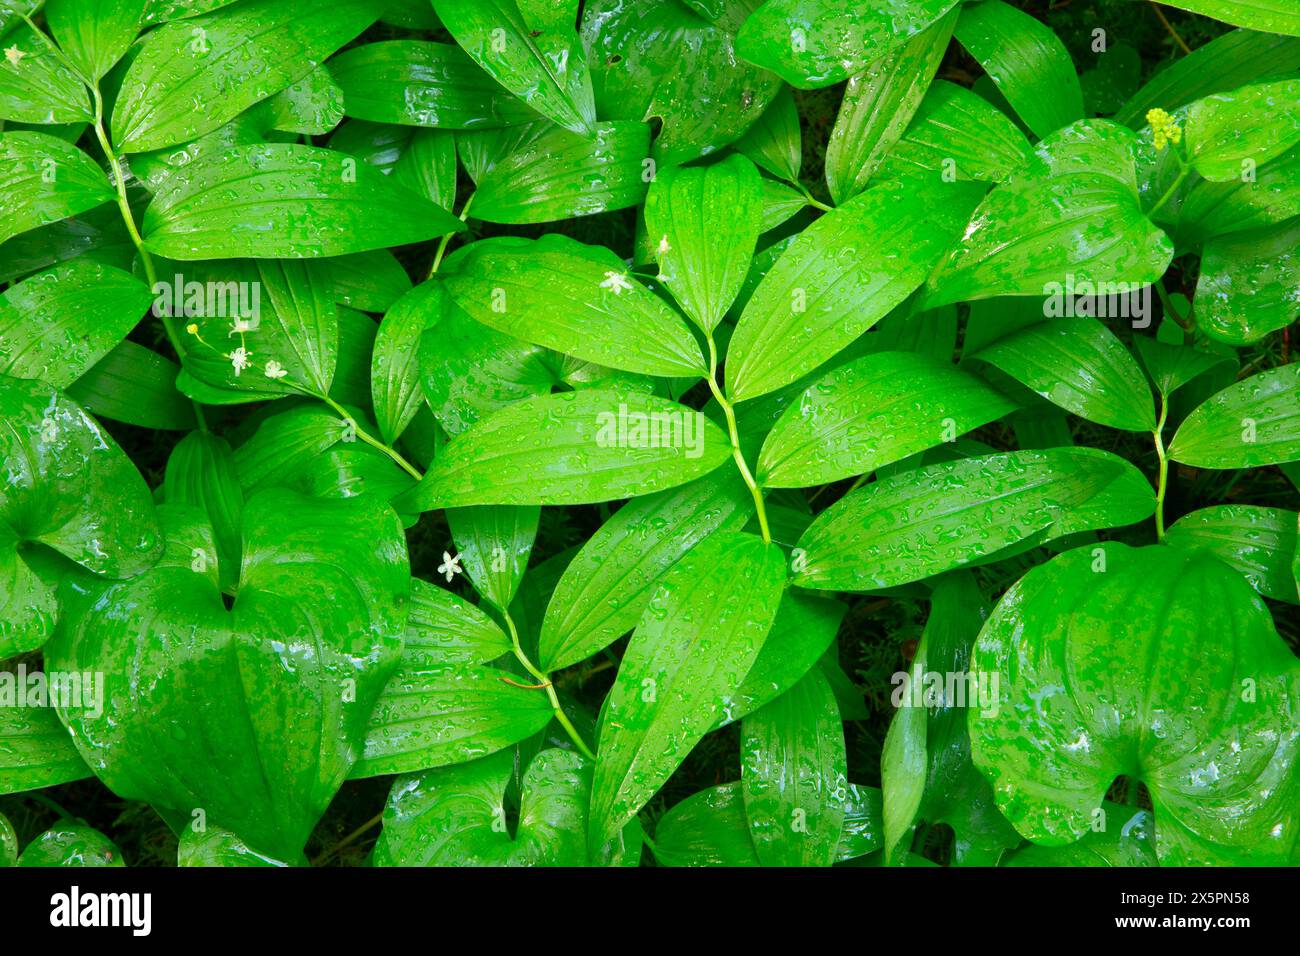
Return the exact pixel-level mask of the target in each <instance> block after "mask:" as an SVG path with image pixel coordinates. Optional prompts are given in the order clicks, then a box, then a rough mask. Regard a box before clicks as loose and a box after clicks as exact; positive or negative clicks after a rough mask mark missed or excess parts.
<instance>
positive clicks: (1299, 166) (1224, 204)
mask: <svg viewBox="0 0 1300 956" xmlns="http://www.w3.org/2000/svg"><path fill="white" fill-rule="evenodd" d="M1178 214H1179V223H1178V228H1179V241H1180V242H1183V243H1184V244H1188V245H1199V244H1201V243H1203V242H1205V241H1206V240H1207V239H1213V238H1214V237H1216V236H1226V235H1228V234H1229V233H1234V232H1244V231H1246V230H1250V229H1259V228H1262V227H1264V226H1269V225H1274V224H1276V223H1281V222H1285V221H1286V220H1288V219H1290V218H1292V217H1293V216H1297V215H1300V145H1298V146H1293V147H1291V149H1289V150H1287V151H1286V152H1285V153H1283V154H1282V155H1281V156H1279V157H1277V158H1276V159H1272V160H1269V161H1268V162H1267V163H1264V164H1262V165H1261V166H1259V168H1258V169H1257V170H1253V171H1252V174H1251V175H1250V176H1249V177H1246V176H1239V177H1237V178H1235V179H1232V180H1228V181H1226V182H1221V183H1212V182H1196V185H1195V186H1193V187H1192V188H1191V190H1190V191H1188V193H1187V196H1186V198H1185V199H1184V200H1183V201H1182V204H1181V206H1180V207H1179V209H1178Z"/></svg>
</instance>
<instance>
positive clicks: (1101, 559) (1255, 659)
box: [969, 542, 1300, 866]
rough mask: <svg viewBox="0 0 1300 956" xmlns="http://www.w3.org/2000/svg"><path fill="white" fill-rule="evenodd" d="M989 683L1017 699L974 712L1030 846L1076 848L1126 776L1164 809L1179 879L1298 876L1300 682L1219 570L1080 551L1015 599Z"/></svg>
mask: <svg viewBox="0 0 1300 956" xmlns="http://www.w3.org/2000/svg"><path fill="white" fill-rule="evenodd" d="M1118 608H1122V609H1123V613H1118V614H1117V613H1116V609H1118ZM972 667H973V669H974V670H975V671H976V672H977V673H981V674H988V675H989V676H990V679H992V678H996V679H997V681H998V695H999V698H998V703H997V706H995V707H993V708H989V709H986V710H982V711H973V712H971V714H970V717H969V726H970V734H971V752H972V755H973V757H974V759H975V763H976V765H977V766H978V767H979V768H980V770H981V771H982V772H983V773H984V774H985V776H986V777H988V778H989V781H990V782H991V783H992V784H993V788H994V791H995V793H996V794H997V798H998V805H999V807H1000V808H1001V810H1002V812H1003V813H1005V814H1006V815H1007V817H1008V819H1009V820H1010V821H1011V822H1012V823H1013V824H1015V826H1016V829H1017V830H1019V831H1020V833H1021V834H1022V835H1023V836H1025V837H1027V838H1028V839H1031V840H1033V841H1034V842H1035V843H1040V844H1043V845H1045V846H1063V845H1066V844H1069V843H1073V842H1075V841H1076V840H1078V839H1079V838H1080V837H1082V836H1084V835H1085V834H1086V833H1088V832H1089V831H1090V830H1091V828H1092V823H1093V820H1094V812H1095V811H1096V810H1097V808H1099V807H1101V805H1102V798H1103V797H1104V795H1105V793H1106V791H1107V790H1108V789H1109V788H1110V786H1111V784H1112V782H1113V781H1114V779H1115V777H1116V776H1118V775H1121V774H1122V775H1125V776H1127V777H1128V778H1129V779H1130V780H1131V781H1133V782H1136V781H1140V782H1142V783H1143V784H1145V785H1146V788H1147V791H1148V792H1149V793H1150V795H1151V799H1152V802H1153V804H1154V806H1155V830H1156V834H1155V835H1156V848H1157V852H1158V853H1159V856H1160V862H1161V863H1162V864H1163V865H1184V866H1186V865H1198V864H1199V865H1204V864H1212V863H1218V864H1221V865H1222V864H1228V863H1235V864H1242V863H1255V864H1260V863H1268V862H1270V861H1277V862H1285V861H1286V859H1287V856H1288V855H1289V853H1290V850H1291V847H1290V843H1291V837H1292V835H1293V834H1292V828H1293V827H1294V826H1295V815H1296V806H1295V804H1294V801H1293V800H1291V799H1290V792H1289V791H1290V788H1289V786H1288V781H1289V779H1290V777H1291V775H1293V774H1294V772H1295V760H1296V755H1297V749H1298V748H1300V731H1298V730H1297V728H1298V727H1300V723H1298V722H1297V719H1296V713H1295V711H1296V689H1297V687H1298V686H1300V682H1298V681H1297V678H1298V677H1300V667H1297V664H1296V659H1295V656H1294V655H1293V654H1292V653H1291V652H1290V650H1288V648H1287V646H1286V644H1285V643H1284V642H1283V641H1282V640H1281V639H1280V638H1279V637H1278V635H1277V632H1276V631H1275V630H1274V628H1273V621H1272V618H1271V616H1270V614H1269V612H1268V609H1267V608H1266V607H1265V606H1264V604H1263V602H1262V601H1261V600H1260V598H1258V597H1257V596H1256V595H1255V593H1254V592H1253V591H1251V589H1250V586H1249V585H1248V584H1247V583H1246V582H1245V581H1244V580H1243V579H1242V578H1241V576H1240V575H1239V574H1238V573H1237V572H1236V571H1234V570H1232V569H1231V568H1229V567H1228V566H1227V565H1225V564H1223V563H1222V562H1221V561H1219V560H1218V559H1217V558H1215V557H1212V556H1210V555H1207V554H1197V553H1194V552H1187V551H1183V550H1181V549H1176V548H1168V547H1164V546H1155V547H1148V548H1140V549H1131V548H1128V547H1127V546H1125V545H1121V544H1117V543H1113V542H1112V543H1108V544H1106V545H1104V546H1102V547H1101V548H1080V549H1076V550H1074V551H1070V552H1067V553H1066V554H1063V555H1061V556H1059V557H1057V558H1055V559H1053V560H1052V561H1050V562H1049V563H1047V564H1045V565H1042V566H1040V567H1037V568H1035V569H1033V570H1032V571H1030V572H1029V573H1028V574H1027V575H1025V577H1024V578H1022V579H1021V580H1020V581H1019V582H1018V583H1017V584H1016V585H1015V586H1014V587H1012V589H1011V590H1010V591H1008V592H1007V593H1006V594H1005V595H1004V596H1003V598H1002V600H1001V601H1000V602H999V603H998V606H997V608H996V609H995V610H994V612H993V615H992V617H990V618H989V620H988V623H987V624H985V626H984V629H983V631H982V632H981V633H980V637H979V640H978V641H977V643H976V646H975V652H974V654H973V656H972Z"/></svg>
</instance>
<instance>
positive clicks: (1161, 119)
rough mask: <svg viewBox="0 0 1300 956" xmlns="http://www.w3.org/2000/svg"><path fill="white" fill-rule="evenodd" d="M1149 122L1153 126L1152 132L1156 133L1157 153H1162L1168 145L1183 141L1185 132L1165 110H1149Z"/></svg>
mask: <svg viewBox="0 0 1300 956" xmlns="http://www.w3.org/2000/svg"><path fill="white" fill-rule="evenodd" d="M1147 122H1148V123H1150V124H1151V132H1153V133H1155V146H1156V152H1160V150H1162V149H1164V148H1165V146H1166V145H1167V144H1168V143H1178V142H1181V141H1182V138H1183V131H1182V130H1181V129H1179V128H1178V124H1177V123H1175V122H1174V118H1173V117H1172V116H1170V115H1169V114H1168V113H1166V112H1165V111H1164V110H1162V109H1154V110H1147Z"/></svg>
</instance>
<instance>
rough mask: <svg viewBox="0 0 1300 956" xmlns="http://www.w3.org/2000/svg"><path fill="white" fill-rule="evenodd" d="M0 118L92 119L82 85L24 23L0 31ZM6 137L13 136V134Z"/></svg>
mask: <svg viewBox="0 0 1300 956" xmlns="http://www.w3.org/2000/svg"><path fill="white" fill-rule="evenodd" d="M0 47H3V49H4V54H5V55H4V57H3V58H0V116H3V117H4V118H5V120H7V121H9V122H14V123H35V124H38V125H41V126H49V125H52V124H55V123H88V122H90V121H91V120H92V119H93V118H94V114H93V113H92V112H91V108H90V94H89V93H88V92H87V91H86V87H85V84H83V83H82V82H81V80H79V79H78V78H77V75H76V74H75V73H73V72H72V70H70V69H68V66H67V64H66V63H65V62H64V61H63V60H61V59H60V58H59V55H58V53H56V52H55V51H54V50H53V49H52V48H51V47H50V41H49V40H47V39H46V38H45V37H42V36H38V35H37V34H36V33H35V32H34V31H33V30H32V28H31V27H29V26H27V24H26V23H23V22H22V21H18V22H17V23H16V25H15V26H13V28H12V29H10V30H8V31H7V32H6V31H5V30H3V28H2V27H0ZM6 135H13V134H12V133H10V134H6Z"/></svg>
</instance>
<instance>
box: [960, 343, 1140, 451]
mask: <svg viewBox="0 0 1300 956" xmlns="http://www.w3.org/2000/svg"><path fill="white" fill-rule="evenodd" d="M970 358H972V359H976V360H979V361H981V362H987V363H989V364H990V365H992V366H993V367H995V368H997V369H999V370H1000V371H1002V372H1005V373H1006V374H1007V375H1010V376H1011V377H1012V378H1014V379H1015V380H1016V381H1018V382H1020V383H1021V384H1022V385H1024V386H1025V387H1027V388H1029V389H1030V390H1032V391H1034V392H1037V393H1038V394H1039V395H1041V396H1043V398H1045V399H1047V400H1048V401H1049V402H1051V403H1052V404H1053V405H1057V406H1059V407H1061V408H1063V409H1065V410H1066V411H1068V412H1072V413H1074V414H1075V415H1078V416H1080V417H1082V418H1086V419H1088V420H1089V421H1093V422H1097V423H1098V424H1101V425H1106V426H1108V427H1110V428H1122V429H1124V430H1126V431H1134V432H1150V431H1154V430H1155V427H1156V413H1155V401H1154V399H1153V398H1152V397H1151V390H1150V388H1148V387H1147V384H1146V380H1145V378H1144V377H1143V375H1142V369H1141V367H1140V366H1139V365H1138V363H1137V359H1135V358H1134V357H1133V355H1132V353H1131V352H1129V350H1128V349H1127V348H1125V347H1124V344H1123V343H1122V342H1121V341H1120V340H1119V339H1118V338H1117V337H1116V336H1115V333H1114V332H1112V331H1111V330H1110V329H1108V328H1107V327H1106V325H1105V324H1104V323H1103V322H1101V321H1099V320H1097V319H1093V318H1076V319H1053V320H1051V321H1047V322H1039V323H1037V324H1035V325H1031V326H1029V328H1026V329H1021V330H1020V331H1018V332H1013V333H1012V334H1011V335H1008V336H1005V337H1003V338H1000V339H998V340H997V341H996V342H994V343H993V344H992V345H986V346H985V347H984V348H982V349H980V350H979V351H978V352H976V353H974V354H973V355H971V356H970Z"/></svg>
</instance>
